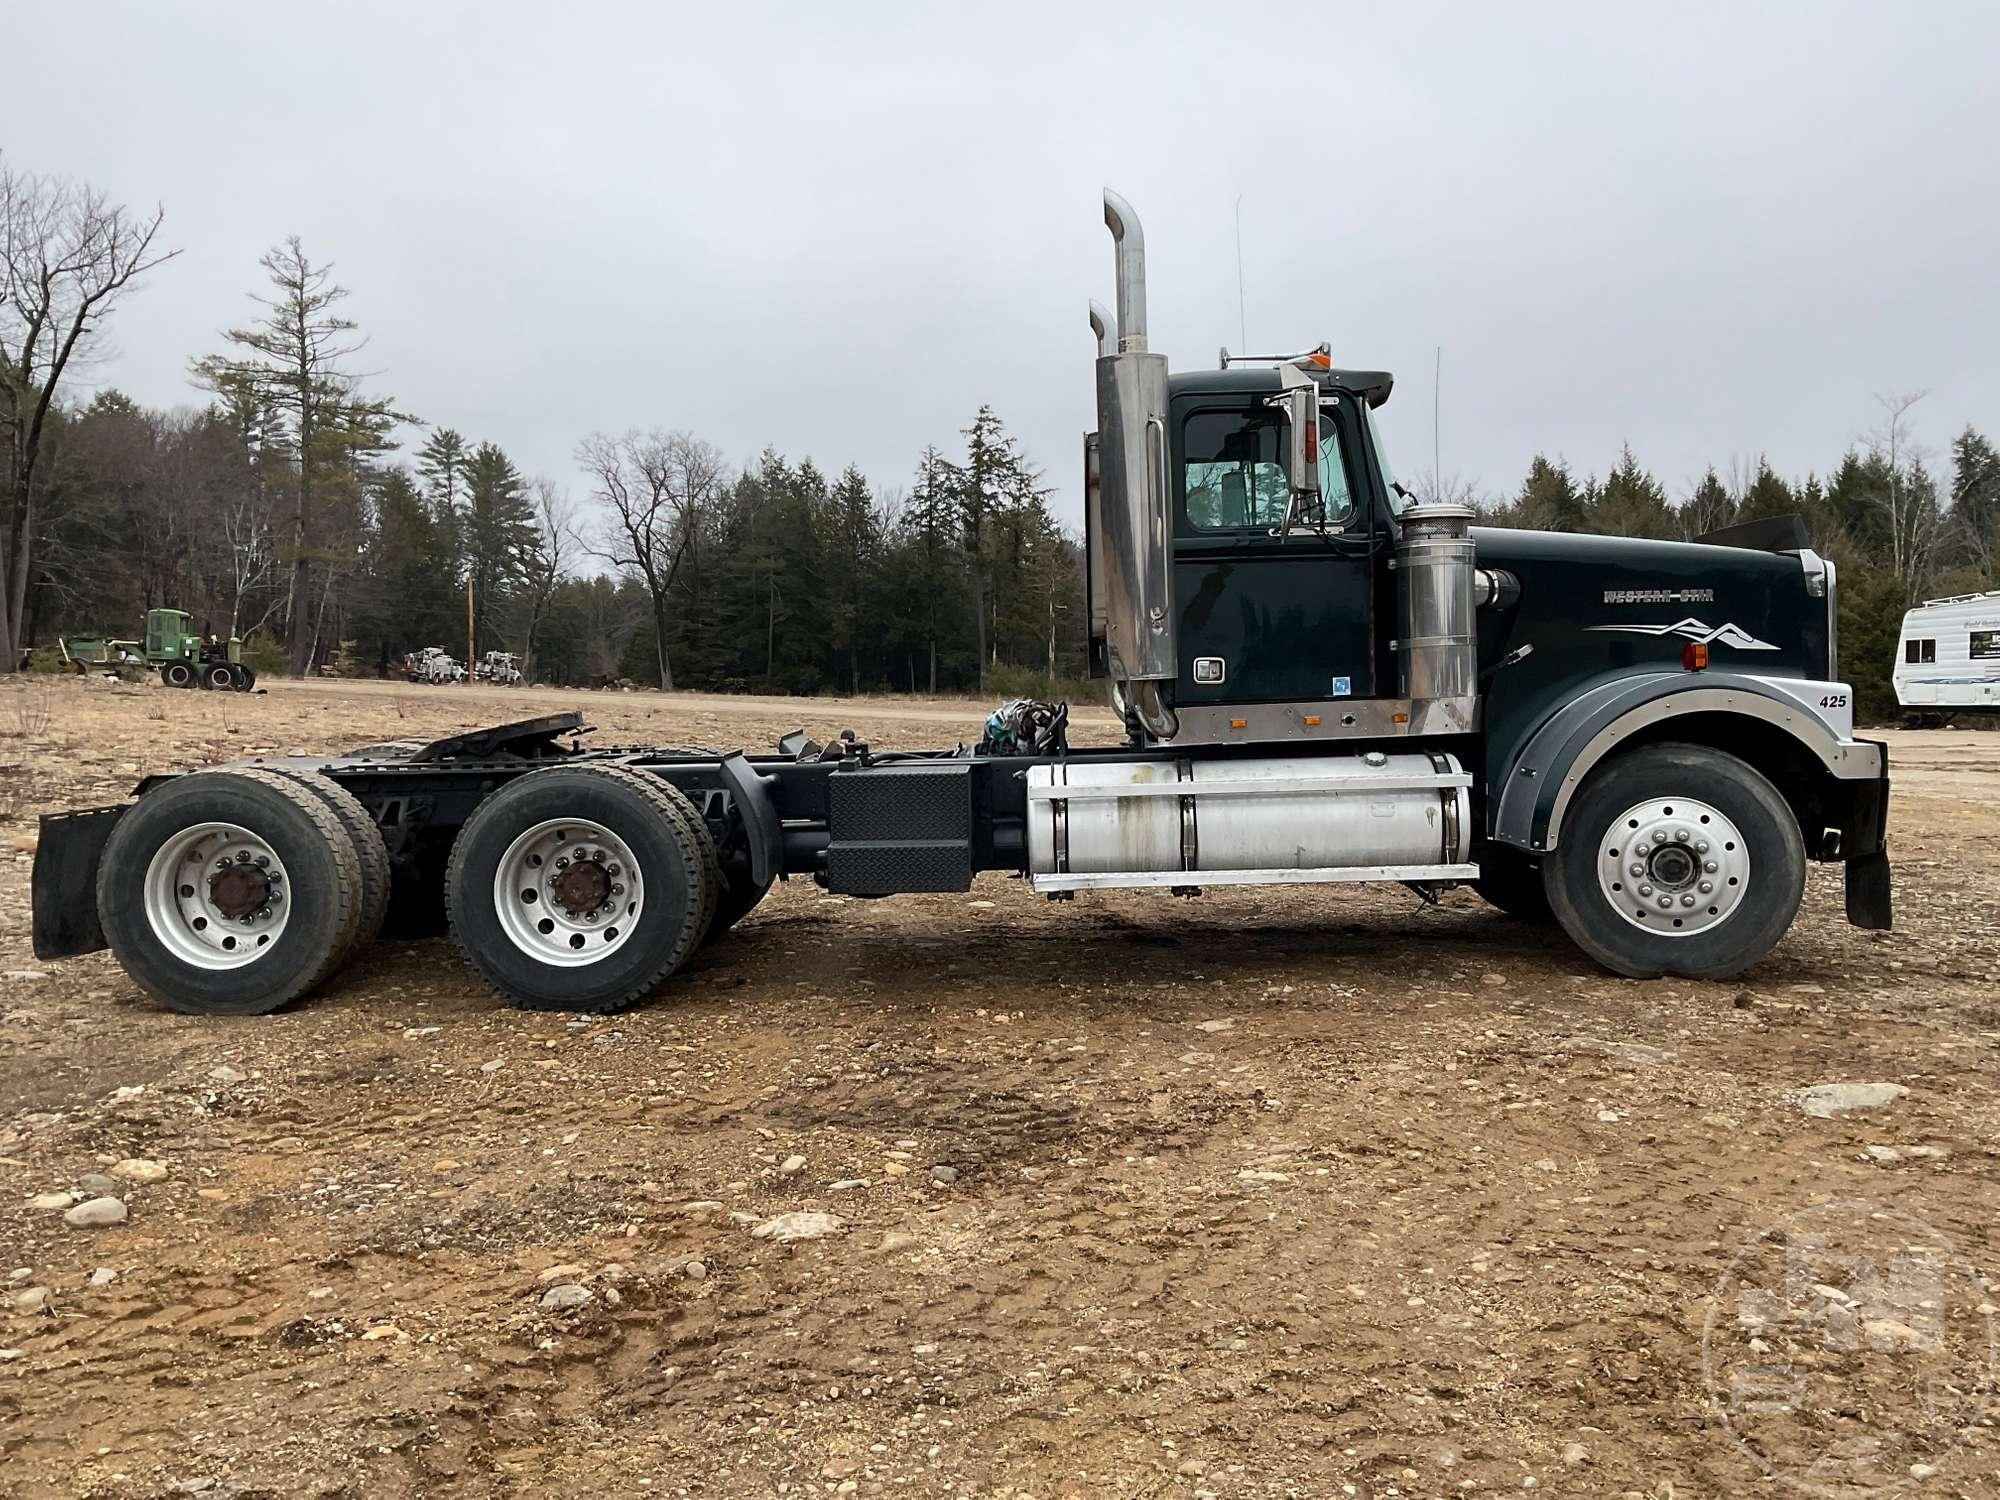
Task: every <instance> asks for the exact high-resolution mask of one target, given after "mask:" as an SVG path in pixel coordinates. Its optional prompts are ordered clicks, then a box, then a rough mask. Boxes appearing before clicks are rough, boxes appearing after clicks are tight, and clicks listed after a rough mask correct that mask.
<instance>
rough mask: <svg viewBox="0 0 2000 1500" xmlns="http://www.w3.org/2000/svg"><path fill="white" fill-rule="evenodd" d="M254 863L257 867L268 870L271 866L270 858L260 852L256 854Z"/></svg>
mask: <svg viewBox="0 0 2000 1500" xmlns="http://www.w3.org/2000/svg"><path fill="white" fill-rule="evenodd" d="M255 863H256V866H257V868H258V869H260V870H268V869H269V868H270V867H271V858H270V856H269V855H267V854H260V855H258V856H257V858H256V861H255Z"/></svg>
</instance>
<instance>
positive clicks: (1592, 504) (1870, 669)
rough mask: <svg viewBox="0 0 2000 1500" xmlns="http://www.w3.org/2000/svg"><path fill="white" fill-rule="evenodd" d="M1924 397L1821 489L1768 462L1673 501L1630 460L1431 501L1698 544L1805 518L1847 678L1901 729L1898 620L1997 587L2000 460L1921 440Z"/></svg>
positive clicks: (1983, 442) (1738, 467)
mask: <svg viewBox="0 0 2000 1500" xmlns="http://www.w3.org/2000/svg"><path fill="white" fill-rule="evenodd" d="M1923 399H1924V393H1922V392H1914V393H1898V394H1893V395H1891V394H1884V395H1878V396H1876V398H1875V403H1876V407H1877V412H1878V420H1877V422H1876V423H1875V425H1874V426H1873V427H1871V428H1870V429H1868V430H1867V431H1866V432H1864V433H1863V434H1862V435H1861V436H1860V437H1859V439H1858V440H1857V441H1856V442H1855V443H1854V444H1853V445H1852V446H1850V447H1849V448H1848V449H1847V450H1846V451H1845V452H1844V453H1842V454H1841V455H1840V457H1839V459H1838V460H1837V461H1836V462H1835V463H1834V464H1833V466H1832V467H1831V468H1830V469H1828V470H1827V472H1826V473H1825V474H1824V475H1821V474H1819V473H1816V472H1815V473H1808V474H1806V475H1804V476H1803V477H1799V478H1793V479H1787V478H1785V477H1784V476H1782V475H1780V474H1779V473H1778V472H1777V471H1776V470H1775V469H1774V468H1773V467H1772V466H1771V465H1770V463H1769V462H1767V461H1766V460H1765V459H1764V458H1762V457H1759V458H1757V459H1756V460H1754V461H1752V462H1749V463H1740V462H1739V463H1737V464H1735V465H1733V466H1732V467H1731V470H1730V471H1729V472H1728V473H1726V474H1725V473H1720V472H1718V471H1717V470H1716V469H1715V468H1713V467H1711V468H1709V469H1708V470H1707V471H1706V472H1705V473H1704V474H1703V475H1702V477H1701V478H1700V479H1699V480H1697V481H1696V482H1695V483H1694V484H1693V485H1692V487H1691V488H1690V489H1689V490H1688V492H1687V493H1686V494H1685V495H1684V496H1682V497H1681V498H1680V499H1679V500H1678V501H1676V500H1674V499H1672V498H1670V497H1669V495H1668V493H1667V490H1666V487H1665V486H1664V485H1662V484H1661V483H1660V481H1659V480H1658V479H1657V478H1655V477H1654V476H1653V475H1652V474H1651V473H1650V472H1648V471H1647V470H1646V469H1645V468H1644V467H1643V466H1642V465H1641V464H1640V462H1639V460H1638V458H1637V457H1636V456H1634V454H1633V452H1632V450H1631V448H1630V447H1627V448H1625V449H1624V451H1623V452H1622V453H1621V454H1620V456H1619V460H1618V462H1617V464H1615V465H1614V466H1613V467H1612V469H1611V470H1610V472H1609V473H1607V474H1605V475H1604V476H1603V477H1602V478H1599V477H1597V476H1595V475H1584V476H1582V477H1579V476H1577V475H1576V474H1575V473H1574V472H1572V470H1571V469H1570V467H1569V465H1568V464H1566V463H1564V462H1563V461H1562V460H1561V459H1555V458H1550V457H1547V456H1546V455H1542V454H1537V455H1536V456H1535V458H1534V459H1533V460H1532V462H1531V463H1530V464H1529V466H1528V472H1527V475H1526V476H1525V477H1524V478H1523V479H1522V481H1521V485H1520V488H1519V489H1518V490H1516V491H1515V492H1514V493H1513V494H1512V495H1511V496H1507V497H1502V498H1494V497H1485V496H1481V495H1480V494H1479V493H1478V490H1477V487H1476V486H1473V485H1469V484H1465V483H1463V482H1456V481H1451V480H1446V481H1445V482H1444V483H1442V484H1440V483H1438V482H1437V480H1436V479H1435V477H1434V476H1431V475H1426V476H1424V477H1423V479H1422V480H1421V481H1420V482H1419V484H1418V485H1417V486H1415V488H1416V489H1417V491H1418V492H1419V493H1421V494H1423V495H1424V496H1426V497H1427V498H1446V499H1457V500H1469V501H1471V502H1472V503H1473V504H1475V505H1476V506H1478V508H1479V511H1480V518H1481V521H1482V522H1483V524H1486V525H1497V526H1521V527H1530V528H1535V529H1540V530H1546V531H1584V532H1602V533H1605V534H1609V535H1615V536H1636V537H1655V538H1659V539H1662V540H1668V541H1693V540H1695V539H1696V538H1698V537H1700V536H1702V535H1704V534H1705V533H1707V532H1711V531H1715V530H1718V529H1720V528H1721V527H1724V526H1731V525H1735V524H1736V523H1738V522H1744V521H1757V520H1768V519H1771V518H1774V517H1778V516H1787V515H1795V514H1796V515H1801V516H1803V517H1804V518H1805V522H1806V529H1807V531H1808V533H1809V534H1810V535H1811V536H1812V538H1813V545H1814V547H1815V548H1816V549H1817V550H1818V551H1819V552H1820V553H1822V554H1823V555H1825V556H1826V557H1829V558H1831V559H1832V560H1833V562H1834V564H1835V566H1836V567H1837V568H1838V570H1839V579H1840V622H1839V624H1840V670H1841V675H1842V676H1843V677H1844V678H1845V679H1846V680H1847V681H1849V682H1850V683H1852V684H1853V687H1854V690H1855V698H1856V709H1857V711H1858V713H1859V714H1860V715H1861V716H1862V717H1863V718H1864V719H1866V720H1884V719H1893V718H1894V717H1895V716H1896V712H1897V705H1896V695H1895V688H1894V684H1893V683H1892V682H1891V680H1890V674H1891V673H1892V672H1893V670H1894V667H1895V655H1896V641H1897V638H1898V636H1899V634H1900V632H1901V628H1902V620H1903V613H1904V611H1905V610H1907V609H1909V608H1910V606H1911V605H1913V604H1916V603H1919V602H1921V601H1922V600H1924V599H1927V598H1937V597H1941V596H1948V595H1952V594H1969V593H1978V592H1981V591H1983V590H1987V589H1992V588H1995V587H2000V452H1996V450H1995V448H1994V445H1993V443H1992V441H1991V440H1990V439H1988V438H1987V437H1986V436H1985V434H1984V433H1982V432H1980V431H1979V430H1978V429H1977V428H1976V427H1973V426H1971V425H1969V424H1968V425H1967V426H1966V427H1965V428H1964V429H1963V430H1962V431H1961V432H1960V433H1959V435H1958V437H1957V438H1955V439H1954V440H1953V441H1952V443H1951V445H1950V449H1949V452H1948V453H1947V454H1946V455H1945V457H1944V460H1943V464H1942V469H1941V471H1940V469H1939V467H1937V466H1936V464H1935V455H1933V454H1932V453H1930V452H1928V451H1927V450H1926V449H1925V448H1924V446H1923V445H1922V444H1921V443H1919V442H1918V441H1917V440H1916V438H1915V436H1914V434H1913V432H1912V413H1913V411H1914V409H1915V408H1916V407H1917V405H1918V404H1919V403H1920V402H1921V401H1922V400H1923Z"/></svg>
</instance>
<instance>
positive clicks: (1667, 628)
mask: <svg viewBox="0 0 2000 1500" xmlns="http://www.w3.org/2000/svg"><path fill="white" fill-rule="evenodd" d="M1584 628H1585V629H1586V630H1617V631H1623V632H1625V633H1626V634H1628V635H1678V636H1685V637H1686V638H1687V639H1688V640H1691V641H1700V642H1701V643H1702V644H1703V645H1705V646H1712V645H1717V644H1720V645H1724V646H1734V647H1735V648H1736V649H1737V650H1738V651H1776V650H1777V649H1778V648H1777V647H1776V646H1774V645H1772V644H1771V643H1770V642H1769V641H1760V640H1758V639H1757V637H1756V636H1754V635H1752V634H1750V632H1749V631H1747V630H1744V629H1743V628H1742V627H1741V626H1738V625H1726V624H1725V625H1717V626H1714V627H1713V628H1711V627H1710V626H1708V625H1707V624H1705V623H1704V622H1703V621H1700V620H1697V619H1694V618H1693V617H1692V616H1690V617H1689V618H1688V619H1685V620H1676V621H1675V622H1674V623H1673V624H1671V625H1586V626H1585V627H1584Z"/></svg>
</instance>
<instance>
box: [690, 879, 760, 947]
mask: <svg viewBox="0 0 2000 1500" xmlns="http://www.w3.org/2000/svg"><path fill="white" fill-rule="evenodd" d="M770 889H771V887H770V886H768V885H758V884H756V883H755V882H753V881H749V880H745V881H744V882H742V883H741V884H740V885H739V884H737V883H736V882H734V881H731V880H729V879H727V878H726V877H725V878H724V880H723V882H722V891H721V894H720V895H718V896H717V897H716V901H715V915H714V916H713V917H711V918H709V923H708V936H707V937H705V938H703V939H702V941H703V942H705V943H713V942H715V941H717V940H718V939H720V938H721V937H722V936H723V934H725V933H727V932H728V931H729V929H730V928H732V927H734V926H735V925H736V924H737V923H738V922H740V921H742V920H743V919H744V918H745V917H747V916H749V915H750V913H751V912H753V911H755V910H756V909H757V903H758V902H760V901H762V900H763V899H764V897H765V895H766V894H767V893H768V892H769V891H770Z"/></svg>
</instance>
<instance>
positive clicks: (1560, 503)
mask: <svg viewBox="0 0 2000 1500" xmlns="http://www.w3.org/2000/svg"><path fill="white" fill-rule="evenodd" d="M1514 510H1515V513H1516V515H1517V516H1518V517H1519V520H1520V524H1521V525H1523V526H1527V527H1530V528H1533V529H1535V530H1538V531H1588V530H1589V529H1590V525H1589V520H1590V516H1589V504H1588V502H1587V500H1586V499H1585V497H1584V495H1583V494H1582V492H1580V491H1579V490H1578V489H1577V487H1576V481H1575V480H1574V479H1572V478H1570V472H1569V465H1568V464H1566V463H1563V462H1562V461H1561V460H1560V459H1558V460H1557V461H1556V462H1554V463H1551V462H1550V461H1549V460H1548V459H1547V458H1545V457H1544V456H1543V455H1541V454H1539V453H1537V454H1536V455H1535V457H1534V461H1533V462H1531V463H1530V464H1529V465H1528V477H1527V478H1526V479H1525V480H1523V481H1522V482H1521V493H1520V494H1519V495H1518V496H1516V497H1515V500H1514Z"/></svg>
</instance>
